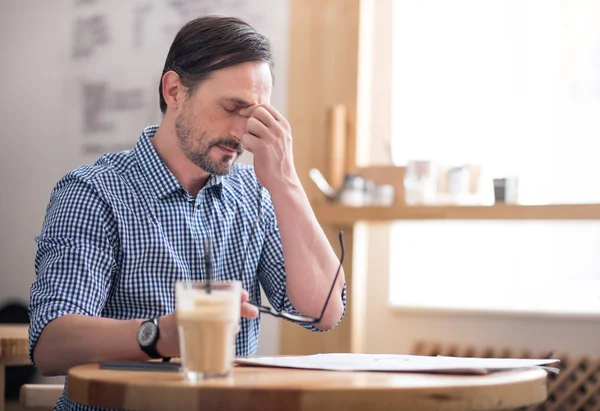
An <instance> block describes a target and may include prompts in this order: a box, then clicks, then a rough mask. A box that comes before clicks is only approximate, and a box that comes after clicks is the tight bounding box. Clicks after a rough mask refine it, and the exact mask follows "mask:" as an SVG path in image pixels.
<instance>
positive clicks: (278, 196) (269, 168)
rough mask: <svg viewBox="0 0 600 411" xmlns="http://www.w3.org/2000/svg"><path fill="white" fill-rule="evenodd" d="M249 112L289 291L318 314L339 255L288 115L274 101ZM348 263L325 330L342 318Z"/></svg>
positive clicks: (248, 137) (299, 306) (257, 166)
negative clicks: (295, 150) (297, 153)
mask: <svg viewBox="0 0 600 411" xmlns="http://www.w3.org/2000/svg"><path fill="white" fill-rule="evenodd" d="M240 115H243V116H248V123H247V126H246V129H247V133H246V134H245V135H244V137H243V141H242V142H243V144H244V147H245V148H246V149H248V150H249V151H250V152H252V153H253V154H254V158H255V161H254V170H255V173H256V176H257V178H258V180H259V182H260V183H261V184H262V185H263V186H264V187H265V188H266V189H267V190H268V191H269V193H270V195H271V199H272V202H273V206H274V208H275V215H276V217H277V224H278V226H279V232H280V235H281V242H282V246H283V254H284V261H285V270H286V277H287V295H288V297H289V299H290V302H291V303H292V305H293V306H294V307H295V308H296V310H297V311H299V312H300V313H302V314H304V315H309V316H313V317H318V316H319V315H320V314H321V310H322V309H323V305H324V303H325V300H326V299H327V294H328V293H329V290H330V288H331V285H332V283H333V279H334V277H335V273H336V270H337V267H338V265H339V260H338V258H337V256H336V255H335V252H334V251H333V249H332V248H331V246H330V244H329V241H328V240H327V237H326V236H325V233H324V232H323V230H322V229H321V227H320V225H319V223H318V221H317V219H316V217H315V215H314V212H313V211H312V208H311V206H310V203H309V201H308V198H307V196H306V193H305V192H304V189H303V188H302V185H301V183H300V179H299V177H298V175H297V173H296V169H295V167H294V162H293V156H292V136H291V130H290V126H289V124H288V122H287V120H286V119H285V118H283V116H281V115H280V114H279V113H278V112H277V111H276V110H275V109H274V108H273V107H271V106H268V105H259V106H253V107H250V108H247V109H243V110H241V111H240ZM344 284H345V278H344V272H343V269H342V271H341V272H340V276H339V278H338V280H337V283H336V286H335V289H334V293H333V294H332V296H331V300H330V301H329V305H328V306H327V310H326V311H325V314H324V316H323V319H322V321H321V322H320V323H319V324H316V325H315V326H316V327H317V328H318V329H321V330H327V329H330V328H332V327H334V326H335V325H336V324H337V323H338V322H339V321H340V319H341V318H342V315H343V313H344V309H345V307H344V303H343V301H342V292H343V289H344Z"/></svg>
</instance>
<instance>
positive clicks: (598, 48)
mask: <svg viewBox="0 0 600 411" xmlns="http://www.w3.org/2000/svg"><path fill="white" fill-rule="evenodd" d="M393 6H394V8H395V10H394V38H393V42H394V50H393V62H394V68H393V73H394V74H393V104H392V107H393V125H392V130H393V138H392V155H393V159H394V162H395V163H396V164H399V165H405V164H407V162H408V161H410V160H434V161H441V162H444V163H446V164H452V165H460V164H463V163H471V164H473V163H474V164H479V165H481V166H483V167H484V170H485V171H487V173H488V175H490V176H492V177H497V178H501V177H518V181H519V192H518V198H519V202H520V203H521V204H549V203H555V204H556V203H587V202H600V161H598V160H597V156H598V151H599V150H598V149H599V148H600V144H598V141H599V138H598V137H599V136H600V24H598V22H597V16H599V15H600V2H597V1H594V0H590V1H572V0H569V1H559V0H502V1H492V0H489V1H480V0H452V1H446V0H395V1H394V3H393ZM391 247H392V250H393V252H392V253H391V254H392V261H391V277H390V298H391V301H392V303H393V304H396V305H407V306H427V307H451V308H480V309H493V310H520V311H528V310H529V311H561V312H565V311H570V312H582V313H586V312H600V256H599V255H600V224H599V223H595V222H577V223H575V222H552V223H550V222H543V221H537V222H536V221H521V222H504V221H499V222H489V221H470V222H465V221H428V222H401V223H397V224H395V225H394V228H393V230H392V243H391ZM569 296H571V297H572V298H568V297H569Z"/></svg>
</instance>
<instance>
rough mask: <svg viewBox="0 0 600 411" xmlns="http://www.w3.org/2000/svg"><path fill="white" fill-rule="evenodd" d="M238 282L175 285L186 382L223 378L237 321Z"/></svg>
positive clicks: (230, 361) (230, 358)
mask: <svg viewBox="0 0 600 411" xmlns="http://www.w3.org/2000/svg"><path fill="white" fill-rule="evenodd" d="M241 297H242V285H241V282H240V281H230V282H214V281H213V282H211V283H210V286H208V283H207V282H204V281H179V282H177V283H176V284H175V298H176V304H177V310H176V312H177V328H178V332H179V346H180V349H181V365H182V370H183V373H184V376H185V378H186V379H187V380H188V381H198V380H202V379H208V378H215V377H226V376H228V375H229V373H230V372H231V370H232V368H233V361H234V357H235V336H236V334H237V331H238V325H239V321H240V308H241Z"/></svg>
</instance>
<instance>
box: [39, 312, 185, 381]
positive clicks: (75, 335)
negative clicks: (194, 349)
mask: <svg viewBox="0 0 600 411" xmlns="http://www.w3.org/2000/svg"><path fill="white" fill-rule="evenodd" d="M142 321H143V320H114V319H111V318H100V317H90V316H87V315H78V314H69V315H65V316H62V317H59V318H57V319H55V320H54V321H52V322H51V323H49V324H48V325H47V326H46V327H45V328H44V331H43V332H42V334H41V335H40V338H39V340H38V341H37V344H36V345H35V348H34V350H33V355H32V357H33V360H34V361H35V364H36V365H37V367H38V369H39V371H40V373H41V374H42V375H47V376H50V375H66V374H67V372H68V370H69V368H71V367H73V366H75V365H80V364H88V363H96V362H103V361H146V360H148V359H149V357H148V356H147V355H146V354H144V352H143V351H142V350H141V349H140V347H139V346H138V343H137V337H136V334H137V331H138V328H139V327H140V325H141V323H142ZM158 324H159V330H160V331H159V332H160V338H159V340H158V343H157V350H158V352H159V353H160V354H161V355H163V356H166V357H171V356H176V355H179V348H178V347H177V341H178V339H177V331H176V326H175V318H174V314H169V315H167V316H164V317H161V318H160V319H159V322H158Z"/></svg>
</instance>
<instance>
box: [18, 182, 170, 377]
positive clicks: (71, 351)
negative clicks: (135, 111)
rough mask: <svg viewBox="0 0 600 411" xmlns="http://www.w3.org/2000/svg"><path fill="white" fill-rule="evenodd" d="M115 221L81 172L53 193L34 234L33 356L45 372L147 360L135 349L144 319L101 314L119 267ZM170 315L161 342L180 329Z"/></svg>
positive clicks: (31, 333)
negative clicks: (140, 325)
mask: <svg viewBox="0 0 600 411" xmlns="http://www.w3.org/2000/svg"><path fill="white" fill-rule="evenodd" d="M81 174H85V173H81ZM111 218H112V213H111V210H110V208H109V207H108V205H107V204H106V203H105V202H104V201H103V200H102V198H101V197H100V196H99V194H98V193H97V191H96V189H95V188H94V186H93V185H92V184H90V183H89V182H88V181H87V180H86V179H84V178H83V177H82V176H81V175H80V174H78V173H70V174H69V175H67V176H66V177H65V178H63V179H62V180H61V181H59V183H58V184H57V185H56V187H55V189H54V190H53V192H52V195H51V198H50V203H49V205H48V208H47V211H46V217H45V220H44V225H43V227H42V231H41V234H40V236H39V237H38V238H37V239H36V240H37V243H38V249H37V253H36V259H35V269H36V280H35V282H34V283H33V285H32V286H31V295H30V305H29V316H30V328H29V339H30V356H31V359H32V361H34V363H35V364H36V365H37V366H38V368H39V370H40V372H41V373H42V374H44V375H59V374H66V372H67V370H68V369H69V368H70V367H71V366H73V365H77V364H83V363H89V362H94V361H104V360H119V359H129V360H136V359H139V360H142V359H145V358H146V356H145V354H144V353H143V351H142V350H141V349H140V348H139V347H138V346H137V338H136V332H137V328H138V327H139V324H140V323H141V320H113V319H106V318H100V316H101V313H102V309H103V307H104V304H105V303H106V299H107V298H108V292H109V288H110V284H111V282H112V276H113V274H114V272H115V270H116V267H115V264H116V262H115V256H114V255H113V253H114V249H113V245H112V244H113V241H111V238H113V237H114V236H115V233H114V232H112V231H111V229H110V228H109V227H111V226H114V224H111ZM171 320H172V319H169V318H166V319H165V320H163V321H160V322H159V326H160V328H161V330H160V331H161V332H162V333H163V336H164V338H162V340H163V342H167V341H169V338H168V336H169V335H171V334H173V330H174V329H175V327H174V326H170V322H171ZM159 341H160V340H159ZM175 345H176V344H175ZM163 349H164V353H163V352H161V351H160V348H159V352H160V353H161V354H162V355H172V354H175V352H173V350H172V347H171V346H167V347H163Z"/></svg>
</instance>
